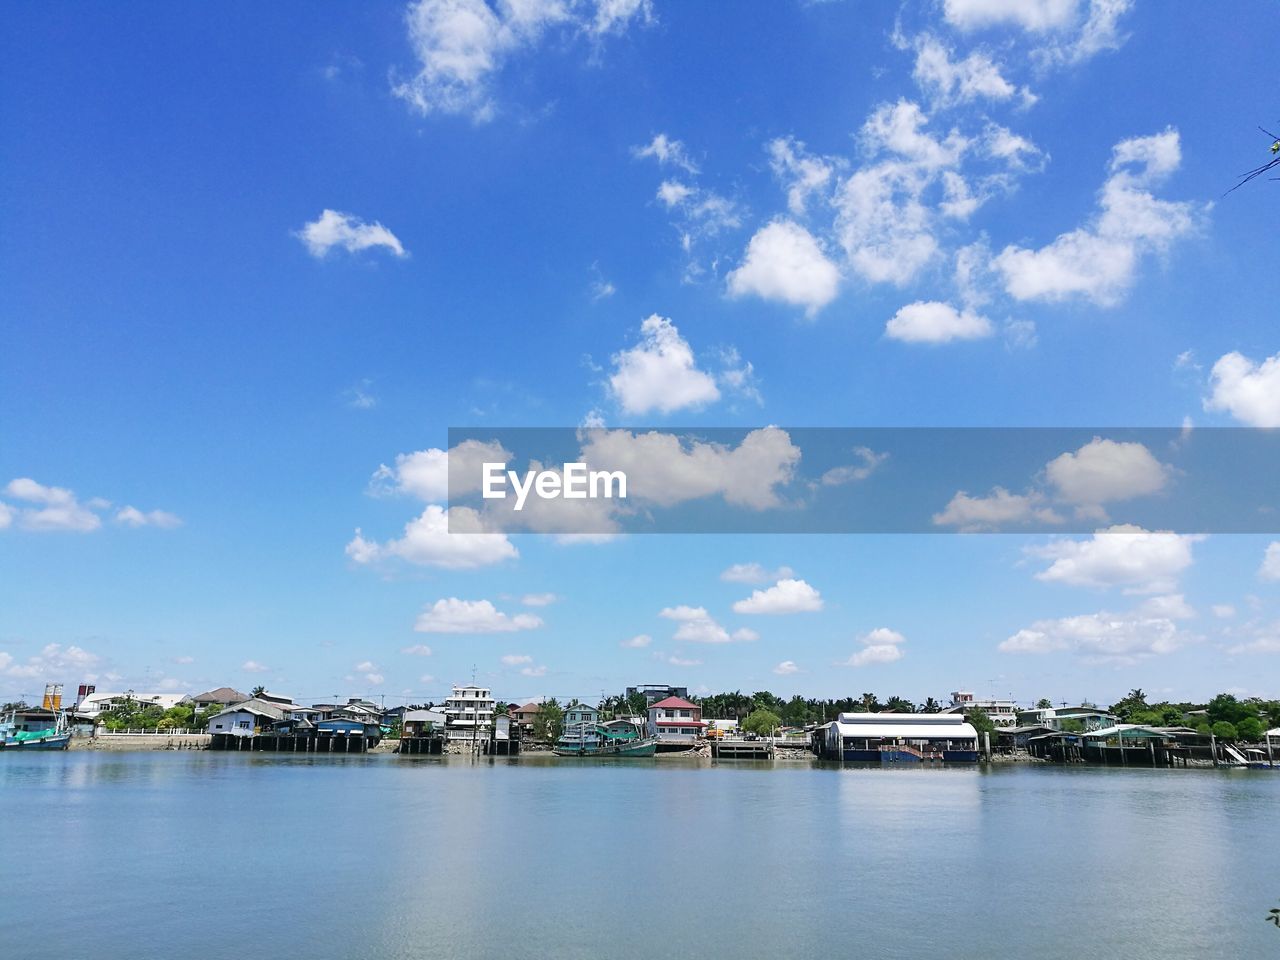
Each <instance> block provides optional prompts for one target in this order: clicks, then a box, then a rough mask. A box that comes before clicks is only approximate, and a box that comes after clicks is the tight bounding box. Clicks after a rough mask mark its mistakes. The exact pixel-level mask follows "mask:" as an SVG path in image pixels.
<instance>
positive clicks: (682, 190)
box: [656, 180, 696, 209]
mask: <svg viewBox="0 0 1280 960" xmlns="http://www.w3.org/2000/svg"><path fill="white" fill-rule="evenodd" d="M694 193H696V191H695V190H694V188H693V187H690V186H688V185H687V184H683V183H681V182H680V181H679V180H663V181H662V182H661V183H660V184H658V192H657V194H656V196H657V198H658V199H659V200H661V201H662V203H663V204H664V205H665V206H666V207H667V208H668V209H670V208H671V207H674V206H678V205H679V204H682V203H684V202H685V201H686V200H688V199H689V198H690V197H691V196H693V195H694Z"/></svg>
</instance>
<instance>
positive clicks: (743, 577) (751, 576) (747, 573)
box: [720, 563, 792, 583]
mask: <svg viewBox="0 0 1280 960" xmlns="http://www.w3.org/2000/svg"><path fill="white" fill-rule="evenodd" d="M791 573H792V570H791V568H790V567H779V568H778V569H777V570H766V569H765V568H764V567H763V566H761V565H760V564H758V563H735V564H734V565H733V566H731V567H729V568H728V569H727V570H725V571H723V572H722V573H721V574H720V579H721V580H723V581H724V582H725V583H768V582H769V581H771V580H786V579H787V578H789V577H790V576H791Z"/></svg>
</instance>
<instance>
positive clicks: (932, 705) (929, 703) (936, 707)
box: [924, 697, 942, 713]
mask: <svg viewBox="0 0 1280 960" xmlns="http://www.w3.org/2000/svg"><path fill="white" fill-rule="evenodd" d="M924 712H925V713H941V712H942V704H940V703H938V701H937V700H935V699H933V697H928V698H927V699H926V700H925V702H924Z"/></svg>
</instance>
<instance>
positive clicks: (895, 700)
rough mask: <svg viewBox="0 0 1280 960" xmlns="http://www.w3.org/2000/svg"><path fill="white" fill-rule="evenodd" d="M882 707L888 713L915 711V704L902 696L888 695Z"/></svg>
mask: <svg viewBox="0 0 1280 960" xmlns="http://www.w3.org/2000/svg"><path fill="white" fill-rule="evenodd" d="M884 708H885V709H886V710H888V711H889V712H890V713H915V712H916V705H915V704H914V703H912V702H911V701H910V700H905V699H903V698H902V697H890V698H889V702H888V703H886V704H885V705H884Z"/></svg>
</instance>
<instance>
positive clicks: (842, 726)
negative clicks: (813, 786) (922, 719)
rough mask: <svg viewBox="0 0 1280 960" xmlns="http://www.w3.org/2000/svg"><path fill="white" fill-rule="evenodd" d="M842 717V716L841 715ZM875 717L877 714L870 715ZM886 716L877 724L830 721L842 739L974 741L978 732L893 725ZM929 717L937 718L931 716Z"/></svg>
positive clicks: (957, 726)
mask: <svg viewBox="0 0 1280 960" xmlns="http://www.w3.org/2000/svg"><path fill="white" fill-rule="evenodd" d="M841 716H843V714H842V715H841ZM869 716H872V717H875V716H877V714H874V713H873V714H870V715H869ZM887 716H888V715H881V716H880V722H879V723H869V722H865V721H863V722H859V723H845V722H843V720H833V721H831V722H832V723H834V724H835V725H836V727H837V728H838V729H839V731H840V736H842V737H857V738H859V739H861V738H863V737H868V738H870V739H876V738H881V739H883V738H895V737H897V738H901V739H904V740H976V739H977V738H978V731H977V730H975V729H973V726H972V725H970V724H968V723H965V722H963V718H961V720H962V722H960V723H919V722H912V723H894V722H891V721H887V720H886V717H887ZM931 716H937V715H936V714H932V715H931Z"/></svg>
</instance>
